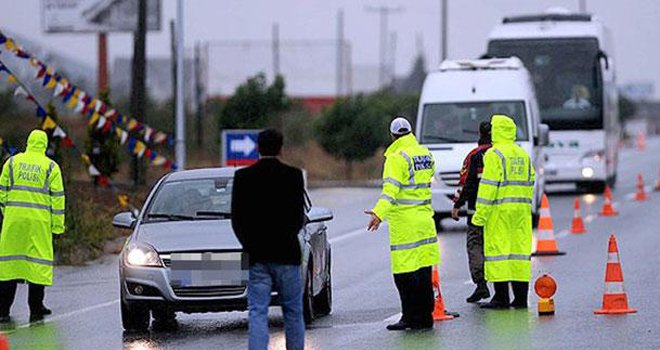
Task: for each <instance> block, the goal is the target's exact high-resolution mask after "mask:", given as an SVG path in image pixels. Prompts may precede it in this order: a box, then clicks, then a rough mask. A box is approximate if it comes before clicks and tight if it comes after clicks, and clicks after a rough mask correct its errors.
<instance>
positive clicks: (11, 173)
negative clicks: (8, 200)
mask: <svg viewBox="0 0 660 350" xmlns="http://www.w3.org/2000/svg"><path fill="white" fill-rule="evenodd" d="M12 187H14V157H11V158H9V188H12Z"/></svg>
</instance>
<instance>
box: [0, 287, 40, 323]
mask: <svg viewBox="0 0 660 350" xmlns="http://www.w3.org/2000/svg"><path fill="white" fill-rule="evenodd" d="M18 282H19V281H18V280H13V281H0V317H7V316H9V311H10V309H11V306H12V305H13V304H14V298H15V297H16V287H17V285H18ZM28 285H29V287H28V305H29V306H30V313H35V312H38V311H39V310H40V309H41V308H42V307H43V306H44V295H45V289H46V286H44V285H41V284H34V283H28Z"/></svg>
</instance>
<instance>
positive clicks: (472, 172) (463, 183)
mask: <svg viewBox="0 0 660 350" xmlns="http://www.w3.org/2000/svg"><path fill="white" fill-rule="evenodd" d="M478 144H479V146H477V147H476V148H475V149H473V150H472V151H471V152H470V153H469V154H468V155H467V156H466V157H465V160H464V161H463V167H462V168H461V173H460V175H461V178H460V180H459V182H458V189H457V190H456V194H455V195H454V209H453V210H452V212H451V216H452V218H453V219H454V220H457V221H458V212H459V210H460V208H462V207H463V206H464V205H465V203H467V206H468V210H467V214H468V220H467V223H468V230H467V244H466V245H467V253H468V263H469V266H470V275H471V276H472V282H474V283H475V284H476V285H477V288H476V289H475V290H474V292H473V293H472V295H470V296H469V297H468V298H467V299H466V301H467V302H468V303H476V302H478V301H480V300H481V299H486V298H488V297H490V291H489V290H488V285H487V284H486V279H485V277H484V233H483V228H482V227H477V226H474V225H472V215H473V214H474V212H475V208H476V203H477V190H478V189H479V181H480V180H481V172H482V171H483V168H484V154H485V153H486V151H487V150H488V149H489V148H490V147H491V140H490V122H489V121H484V122H481V124H479V142H478Z"/></svg>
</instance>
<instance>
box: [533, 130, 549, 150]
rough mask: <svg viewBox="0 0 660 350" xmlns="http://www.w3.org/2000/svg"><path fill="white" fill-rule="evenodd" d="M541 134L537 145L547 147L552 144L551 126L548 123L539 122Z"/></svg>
mask: <svg viewBox="0 0 660 350" xmlns="http://www.w3.org/2000/svg"><path fill="white" fill-rule="evenodd" d="M538 132H539V136H538V138H537V142H536V143H537V145H538V146H542V147H545V146H547V145H549V144H550V127H549V126H548V124H539V130H538Z"/></svg>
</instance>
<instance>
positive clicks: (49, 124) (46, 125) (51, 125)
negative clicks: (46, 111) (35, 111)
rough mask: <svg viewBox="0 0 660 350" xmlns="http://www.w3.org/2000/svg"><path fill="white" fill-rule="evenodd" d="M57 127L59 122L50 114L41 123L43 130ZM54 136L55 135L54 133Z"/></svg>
mask: <svg viewBox="0 0 660 350" xmlns="http://www.w3.org/2000/svg"><path fill="white" fill-rule="evenodd" d="M56 127H57V123H55V121H54V120H53V118H51V117H49V116H46V118H44V122H43V123H42V124H41V128H42V129H43V130H51V129H55V128H56ZM53 136H55V135H54V134H53Z"/></svg>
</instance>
